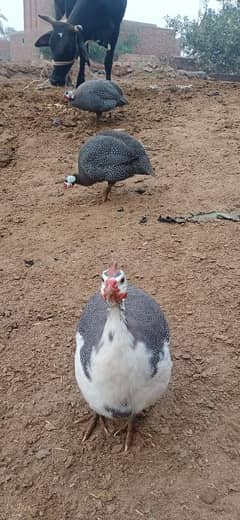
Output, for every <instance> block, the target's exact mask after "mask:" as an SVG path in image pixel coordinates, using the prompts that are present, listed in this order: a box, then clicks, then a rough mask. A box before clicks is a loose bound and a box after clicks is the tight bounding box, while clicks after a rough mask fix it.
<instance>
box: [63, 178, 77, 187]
mask: <svg viewBox="0 0 240 520" xmlns="http://www.w3.org/2000/svg"><path fill="white" fill-rule="evenodd" d="M76 183H77V177H76V175H68V176H67V177H66V179H65V181H64V188H73V186H75V185H76Z"/></svg>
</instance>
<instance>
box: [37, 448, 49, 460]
mask: <svg viewBox="0 0 240 520" xmlns="http://www.w3.org/2000/svg"><path fill="white" fill-rule="evenodd" d="M49 453H50V452H49V450H48V449H45V448H43V449H42V450H39V451H38V452H37V453H36V457H37V459H38V460H42V459H45V458H46V457H48V455H49Z"/></svg>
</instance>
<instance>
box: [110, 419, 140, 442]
mask: <svg viewBox="0 0 240 520" xmlns="http://www.w3.org/2000/svg"><path fill="white" fill-rule="evenodd" d="M135 418H136V416H135V415H131V417H129V419H128V421H127V423H126V424H124V426H122V427H121V428H119V430H117V431H116V432H115V433H114V437H116V436H117V435H119V433H122V432H127V433H126V437H125V442H124V451H128V450H129V447H130V446H131V444H132V439H133V434H134V424H135Z"/></svg>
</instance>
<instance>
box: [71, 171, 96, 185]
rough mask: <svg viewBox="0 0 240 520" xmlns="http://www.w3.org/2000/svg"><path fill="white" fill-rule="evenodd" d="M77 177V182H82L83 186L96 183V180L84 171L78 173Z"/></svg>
mask: <svg viewBox="0 0 240 520" xmlns="http://www.w3.org/2000/svg"><path fill="white" fill-rule="evenodd" d="M75 177H76V184H81V186H91V185H92V184H94V181H93V180H92V179H90V178H89V177H88V176H87V175H86V174H85V173H83V172H79V173H77V174H76V175H75Z"/></svg>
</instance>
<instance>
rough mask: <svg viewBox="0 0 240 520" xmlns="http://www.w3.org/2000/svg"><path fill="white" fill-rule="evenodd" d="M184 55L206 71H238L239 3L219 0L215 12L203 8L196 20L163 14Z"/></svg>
mask: <svg viewBox="0 0 240 520" xmlns="http://www.w3.org/2000/svg"><path fill="white" fill-rule="evenodd" d="M166 23H167V26H168V27H169V28H172V29H174V30H175V31H176V33H177V34H178V36H179V41H180V45H181V47H182V49H183V51H184V52H185V54H187V55H188V56H193V57H196V58H197V59H198V61H199V64H200V66H201V67H202V68H203V69H204V70H206V71H207V72H228V73H236V72H240V30H239V28H240V3H239V2H236V1H230V0H227V1H226V0H225V1H221V8H220V9H219V11H215V10H213V9H209V8H206V10H205V12H204V13H203V14H202V16H200V18H199V20H190V19H189V18H187V17H181V16H177V17H175V18H170V17H166Z"/></svg>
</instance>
